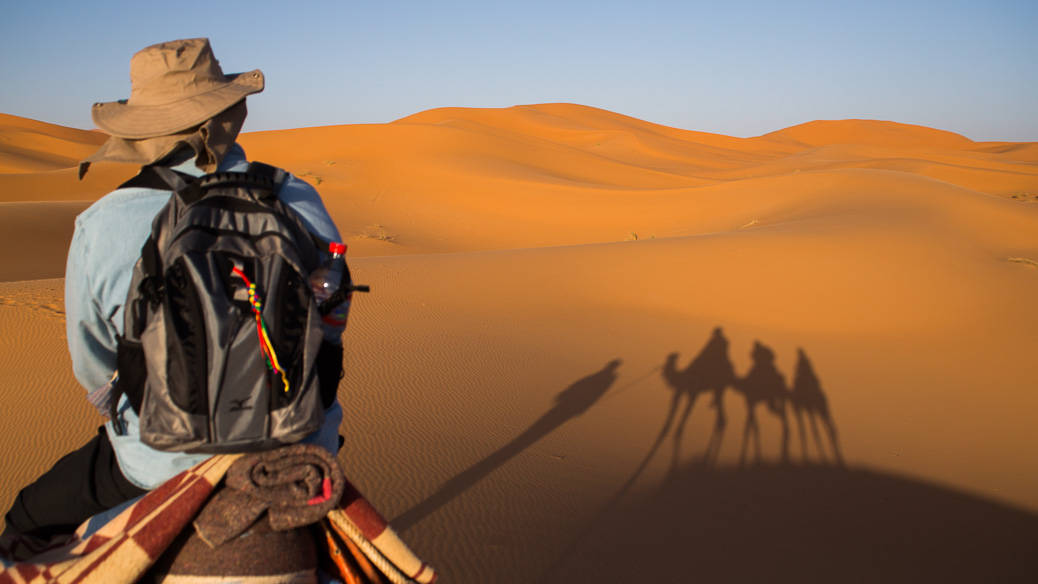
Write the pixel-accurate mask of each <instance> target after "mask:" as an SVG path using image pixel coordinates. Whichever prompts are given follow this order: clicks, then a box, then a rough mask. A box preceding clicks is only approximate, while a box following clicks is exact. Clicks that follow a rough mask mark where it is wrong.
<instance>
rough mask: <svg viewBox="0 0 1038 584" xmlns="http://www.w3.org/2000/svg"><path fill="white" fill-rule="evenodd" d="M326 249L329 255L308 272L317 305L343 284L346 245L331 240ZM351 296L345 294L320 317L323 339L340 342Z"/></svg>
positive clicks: (335, 342) (348, 312) (344, 328)
mask: <svg viewBox="0 0 1038 584" xmlns="http://www.w3.org/2000/svg"><path fill="white" fill-rule="evenodd" d="M328 251H329V252H331V254H332V255H331V257H330V258H328V260H327V261H325V262H324V263H323V264H321V266H320V267H318V268H317V269H316V270H314V271H313V272H312V273H311V274H310V288H311V289H312V290H313V292H314V299H315V300H316V301H317V305H318V306H320V305H321V303H322V302H324V301H325V300H327V299H328V298H330V297H331V295H332V294H334V293H335V291H336V290H338V289H339V286H340V284H343V281H342V279H343V275H344V274H346V257H345V255H346V245H345V244H343V243H339V242H332V243H331V244H329V245H328ZM346 284H347V285H349V284H350V282H346ZM351 296H352V294H347V295H346V299H345V300H343V301H342V302H341V303H340V304H338V305H337V306H335V307H334V308H332V309H331V310H330V311H328V313H327V314H325V315H323V316H322V317H321V331H322V332H323V333H324V340H326V341H328V342H329V343H334V344H336V345H341V344H342V332H343V331H344V330H346V318H347V317H348V316H349V314H350V297H351Z"/></svg>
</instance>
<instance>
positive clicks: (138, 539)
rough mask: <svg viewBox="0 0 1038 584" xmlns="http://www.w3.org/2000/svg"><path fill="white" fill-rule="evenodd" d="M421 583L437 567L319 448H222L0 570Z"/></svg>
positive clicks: (153, 578) (129, 578)
mask: <svg viewBox="0 0 1038 584" xmlns="http://www.w3.org/2000/svg"><path fill="white" fill-rule="evenodd" d="M319 570H320V571H322V572H323V573H324V574H326V575H329V576H331V577H332V578H338V579H339V580H340V581H342V582H359V583H367V582H393V583H412V582H414V583H429V582H434V581H435V580H436V572H435V570H433V569H432V568H431V567H430V566H428V565H427V564H425V563H424V562H422V561H421V560H420V559H419V558H418V557H417V556H415V554H414V553H413V552H411V550H410V549H409V548H408V547H407V545H406V544H404V542H403V541H402V540H400V538H399V537H398V536H397V535H396V532H395V531H394V530H393V529H392V528H391V527H390V526H389V525H388V523H387V522H386V521H385V519H384V518H383V517H382V515H381V514H379V513H378V511H376V510H375V509H374V508H373V507H372V506H371V505H370V503H368V502H367V500H366V499H365V498H364V497H363V496H362V495H361V494H360V492H359V491H358V490H357V489H356V488H355V487H354V486H353V485H352V484H351V483H350V481H349V480H348V479H347V478H346V477H345V476H344V475H343V473H342V469H341V468H340V467H339V464H338V462H337V461H336V460H335V459H334V458H333V457H332V456H331V455H330V454H328V453H327V451H325V450H324V449H323V448H321V447H318V446H313V445H304V444H296V445H292V446H288V447H283V448H280V449H277V450H271V451H266V452H262V453H256V454H248V455H240V454H221V455H216V456H213V457H212V458H210V459H208V460H206V461H204V462H202V463H199V464H198V465H196V466H194V467H192V468H191V469H189V470H187V471H184V472H183V473H181V474H179V475H177V476H176V477H174V478H172V479H170V480H169V481H167V482H166V483H164V484H163V485H161V486H160V487H158V488H157V489H155V490H153V491H150V492H149V493H147V494H146V495H144V496H142V497H141V498H140V499H138V500H136V501H135V502H133V504H131V505H130V506H128V507H127V508H126V509H124V510H123V511H122V512H121V513H119V514H118V515H117V516H116V517H114V518H113V519H111V520H110V521H108V522H107V523H105V524H104V525H101V526H100V527H98V526H96V525H92V524H91V522H89V521H88V522H87V523H84V524H83V525H82V526H80V528H79V529H78V530H77V532H76V536H75V537H74V538H73V539H71V540H70V541H68V542H66V543H65V544H64V545H61V546H59V547H55V548H52V549H50V550H47V551H46V552H44V553H41V554H39V555H37V556H35V557H33V558H31V559H29V560H27V561H24V562H19V563H14V564H11V565H9V566H6V567H5V568H4V569H3V571H0V584H8V583H11V584H14V583H16V582H17V583H21V582H32V583H35V582H41V583H42V582H52V581H55V580H62V581H63V580H65V579H69V580H70V581H71V580H75V581H77V582H98V583H105V584H119V583H130V582H138V581H140V582H173V583H176V582H193V583H195V584H198V583H200V582H201V583H203V584H204V583H206V582H224V581H227V580H228V579H231V580H234V581H241V582H250V581H255V582H268V581H269V582H289V583H296V582H317V581H318V571H319Z"/></svg>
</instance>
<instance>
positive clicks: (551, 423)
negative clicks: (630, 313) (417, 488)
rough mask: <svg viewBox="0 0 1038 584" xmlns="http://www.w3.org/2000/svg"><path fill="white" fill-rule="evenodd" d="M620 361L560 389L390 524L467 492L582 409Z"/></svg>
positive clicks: (417, 517)
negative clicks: (522, 426) (504, 439)
mask: <svg viewBox="0 0 1038 584" xmlns="http://www.w3.org/2000/svg"><path fill="white" fill-rule="evenodd" d="M621 363H622V361H621V360H620V359H613V360H612V361H610V362H609V363H607V364H606V365H605V367H603V368H602V369H600V370H599V371H597V372H595V373H592V374H590V375H588V376H585V377H582V378H580V379H578V380H577V381H575V382H573V383H572V384H570V385H569V386H568V387H566V388H565V389H563V390H562V391H561V392H559V393H558V395H556V396H555V405H554V407H552V408H551V409H550V410H548V411H547V412H545V413H544V415H542V416H541V417H540V418H538V419H537V420H536V421H534V422H533V423H532V424H530V426H529V427H528V428H526V430H524V431H523V432H522V433H520V434H519V435H518V436H516V437H515V438H513V439H512V440H511V441H510V442H508V443H507V444H505V445H504V446H502V447H500V448H498V449H497V450H495V451H494V452H493V453H491V454H490V455H488V456H487V457H486V458H484V459H483V460H481V461H479V462H477V463H475V464H473V465H472V466H470V467H469V468H467V469H465V470H464V471H462V472H461V473H460V474H458V475H456V476H454V477H453V478H451V479H450V480H448V481H447V482H446V483H444V484H443V485H441V486H440V487H439V488H438V489H437V490H436V491H435V492H434V493H433V494H431V495H429V496H428V497H426V498H425V500H423V501H421V502H420V503H418V504H416V505H415V506H413V507H411V508H410V509H408V510H407V511H404V512H403V513H402V514H400V515H399V516H398V517H396V518H395V519H393V520H392V524H393V526H394V527H395V528H396V529H398V530H401V531H402V530H405V529H407V528H409V527H411V526H412V525H414V524H416V523H418V522H419V521H421V520H422V519H424V518H425V517H427V516H428V515H430V514H432V513H433V512H434V511H436V510H437V509H439V508H440V507H442V506H443V505H445V504H447V503H448V502H450V501H451V500H453V499H454V498H455V497H457V496H458V495H461V494H462V493H464V492H465V491H467V490H468V489H469V488H471V487H472V486H473V485H475V484H476V483H478V482H479V481H481V480H482V479H483V478H485V477H486V476H487V475H489V474H490V473H492V472H494V471H495V470H496V469H498V468H500V467H501V466H503V465H504V464H505V463H507V462H508V461H510V460H511V459H513V458H514V457H515V456H516V455H518V454H519V453H521V452H523V451H524V450H526V449H527V448H529V447H530V446H532V445H534V444H535V443H537V442H538V441H539V440H541V439H542V438H544V437H545V436H547V435H548V434H550V433H551V432H553V431H554V430H556V429H557V428H559V427H560V426H562V425H563V424H565V423H566V422H568V421H570V420H572V419H574V418H576V417H578V416H580V415H581V414H583V413H584V412H586V411H587V410H588V409H590V408H591V406H593V405H595V403H596V402H598V400H599V399H601V398H602V396H603V395H605V393H606V392H607V391H609V388H610V387H612V385H613V383H615V382H616V379H617V377H618V375H617V369H618V368H619V367H620V365H621Z"/></svg>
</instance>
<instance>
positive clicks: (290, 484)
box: [194, 444, 345, 548]
mask: <svg viewBox="0 0 1038 584" xmlns="http://www.w3.org/2000/svg"><path fill="white" fill-rule="evenodd" d="M344 485H345V480H344V478H343V475H342V470H341V469H340V468H339V465H338V463H337V462H336V460H335V459H334V458H333V457H332V455H331V454H329V453H328V451H327V450H325V449H323V448H321V447H320V446H315V445H313V444H293V445H292V446H286V447H282V448H278V449H277V450H269V451H266V452H257V453H254V454H247V455H244V456H242V457H241V458H240V459H238V460H237V461H236V462H235V463H234V464H233V465H231V468H230V469H229V470H228V471H227V477H226V479H225V488H224V489H223V490H221V491H220V492H218V493H217V494H216V495H215V496H214V497H213V498H212V500H210V501H209V503H208V504H207V505H206V506H205V508H204V509H203V510H202V512H201V513H199V515H198V517H197V518H196V519H195V521H194V525H195V530H197V532H198V535H199V537H201V538H202V540H203V541H205V542H206V543H207V544H209V545H210V546H211V547H214V548H215V547H217V546H219V545H220V544H222V543H224V542H226V541H229V540H231V539H233V538H235V537H237V536H238V535H240V534H242V533H244V532H245V531H246V530H247V529H249V527H251V526H252V525H253V524H254V523H256V521H258V520H260V519H261V516H262V515H263V513H264V512H266V514H267V517H268V518H269V519H268V520H269V522H270V528H271V529H273V530H275V531H282V530H287V529H292V528H295V527H302V526H304V525H309V524H311V523H316V522H317V521H319V520H320V519H321V518H322V517H324V516H325V515H326V514H327V513H328V512H329V511H331V510H332V509H334V508H335V506H336V505H337V504H338V502H339V499H340V498H341V497H342V492H343V487H344Z"/></svg>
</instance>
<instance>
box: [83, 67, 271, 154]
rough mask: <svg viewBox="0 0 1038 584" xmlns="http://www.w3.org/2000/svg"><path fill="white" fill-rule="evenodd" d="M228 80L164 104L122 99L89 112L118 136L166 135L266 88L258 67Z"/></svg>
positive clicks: (134, 137)
mask: <svg viewBox="0 0 1038 584" xmlns="http://www.w3.org/2000/svg"><path fill="white" fill-rule="evenodd" d="M226 78H227V83H226V84H225V85H222V86H220V87H218V88H216V89H213V90H211V91H207V92H205V93H200V94H198V95H192V96H191V97H186V98H184V99H181V100H178V101H174V102H172V103H167V104H163V105H133V104H129V103H125V102H121V101H108V102H103V103H95V104H94V107H93V108H91V111H90V116H91V117H92V118H93V120H94V123H95V124H97V127H98V128H100V129H102V130H104V131H105V132H107V133H109V134H111V135H112V136H116V137H119V138H130V139H144V138H154V137H156V136H167V135H169V134H175V133H177V132H180V131H183V130H186V129H188V128H190V127H192V126H197V125H199V124H201V123H202V122H204V121H206V120H208V119H209V118H211V117H213V116H215V115H216V114H218V113H220V112H222V111H224V110H225V109H227V108H229V107H231V106H232V105H234V104H236V103H238V102H239V101H241V100H242V99H244V98H245V96H247V95H251V94H253V93H259V92H260V91H263V84H264V80H263V72H262V71H260V70H259V69H255V70H253V71H248V72H246V73H238V74H235V75H227V76H226Z"/></svg>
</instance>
